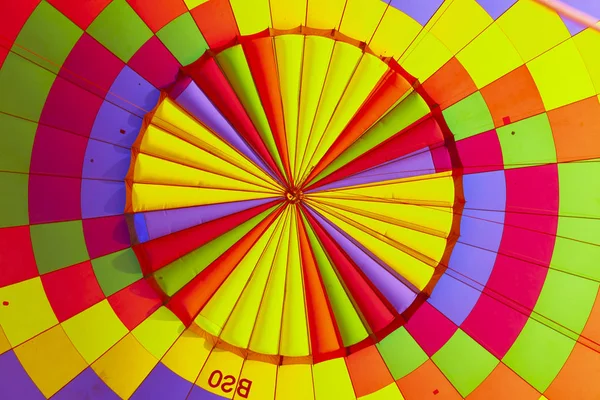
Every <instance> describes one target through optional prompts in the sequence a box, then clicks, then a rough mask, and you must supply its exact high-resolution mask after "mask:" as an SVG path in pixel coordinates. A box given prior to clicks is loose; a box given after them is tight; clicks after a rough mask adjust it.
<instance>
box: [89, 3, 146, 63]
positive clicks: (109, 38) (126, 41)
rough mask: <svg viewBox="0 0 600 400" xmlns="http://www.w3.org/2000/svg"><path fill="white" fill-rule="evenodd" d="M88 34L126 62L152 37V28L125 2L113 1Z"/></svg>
mask: <svg viewBox="0 0 600 400" xmlns="http://www.w3.org/2000/svg"><path fill="white" fill-rule="evenodd" d="M87 32H88V33H89V34H90V35H92V36H93V37H94V39H96V40H97V41H99V42H100V43H102V44H103V45H104V46H105V47H106V48H107V49H109V50H110V51H111V52H113V53H114V54H115V55H116V56H117V57H119V58H120V59H121V60H123V61H125V62H127V61H129V59H130V58H131V57H132V56H133V55H134V54H135V53H136V52H137V51H138V49H139V48H140V47H142V45H143V44H144V43H146V42H147V41H148V39H150V38H151V37H152V31H151V30H150V28H148V26H147V25H146V24H145V23H144V21H142V19H141V18H140V17H139V16H138V15H137V14H136V12H135V11H134V10H133V9H132V8H131V7H130V6H129V4H127V2H126V1H125V0H114V1H112V2H111V3H110V4H109V5H108V6H107V7H106V8H105V9H104V10H103V11H102V12H101V13H100V15H98V17H96V19H95V20H94V22H92V24H91V25H90V26H89V28H88V29H87Z"/></svg>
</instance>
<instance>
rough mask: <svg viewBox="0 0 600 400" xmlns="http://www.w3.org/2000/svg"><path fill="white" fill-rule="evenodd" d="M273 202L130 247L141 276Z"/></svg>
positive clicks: (171, 260)
mask: <svg viewBox="0 0 600 400" xmlns="http://www.w3.org/2000/svg"><path fill="white" fill-rule="evenodd" d="M276 203H277V202H276V201H272V202H269V203H267V204H263V205H260V206H258V207H253V208H250V209H248V210H244V211H240V212H238V213H235V214H231V215H228V216H226V217H222V218H219V219H216V220H213V221H209V222H207V223H205V224H201V225H196V226H193V227H191V228H188V229H184V230H182V231H179V232H175V233H172V234H170V235H167V236H162V237H159V238H156V239H153V240H150V241H148V242H146V243H142V244H139V245H136V246H134V247H133V249H134V251H135V253H136V254H137V256H138V259H139V262H140V266H141V267H142V271H143V272H144V275H148V274H150V273H152V272H154V271H158V270H159V269H161V268H162V267H164V266H165V265H167V264H169V263H171V262H173V261H175V260H177V259H178V258H180V257H182V256H184V255H186V254H187V253H189V252H190V251H192V250H195V249H197V248H198V247H200V246H202V245H205V244H206V243H208V242H210V241H211V240H213V239H215V238H217V237H219V236H221V235H222V234H224V233H225V232H227V231H229V230H231V229H233V228H235V227H236V226H239V225H240V224H242V223H244V222H246V221H248V220H249V219H251V218H253V217H255V216H257V215H258V214H260V213H262V212H263V211H266V210H268V209H269V208H270V207H272V206H274V205H275V204H276Z"/></svg>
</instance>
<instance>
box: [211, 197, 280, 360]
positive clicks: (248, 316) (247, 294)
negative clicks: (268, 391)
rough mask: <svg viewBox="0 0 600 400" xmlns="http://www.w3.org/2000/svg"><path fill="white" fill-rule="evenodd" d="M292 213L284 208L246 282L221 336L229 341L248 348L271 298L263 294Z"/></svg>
mask: <svg viewBox="0 0 600 400" xmlns="http://www.w3.org/2000/svg"><path fill="white" fill-rule="evenodd" d="M288 209H289V207H288ZM288 212H289V211H288V210H286V211H284V213H283V215H282V216H281V217H279V221H278V226H277V228H276V230H275V232H274V234H273V236H272V237H271V239H270V240H269V243H268V244H267V245H266V247H265V249H264V250H263V253H262V255H261V256H260V259H259V260H258V263H257V265H256V267H255V268H254V271H253V272H252V274H251V276H250V277H249V278H248V279H247V280H246V281H245V282H246V287H245V288H242V290H243V292H241V294H240V296H239V300H237V304H235V308H234V309H233V311H232V312H231V315H230V316H229V319H228V320H227V322H226V324H225V327H224V328H223V331H222V333H221V339H223V340H225V341H226V342H227V343H231V344H233V345H236V346H238V347H242V348H248V344H249V343H250V339H251V336H252V331H253V329H254V325H255V324H256V317H257V314H258V310H259V308H260V305H261V303H262V302H268V301H270V299H269V298H263V293H264V292H265V288H266V284H267V280H268V279H269V275H270V272H271V267H272V266H273V264H274V259H275V253H276V251H277V248H278V247H279V246H280V243H281V238H282V236H283V230H288V229H289V228H288V227H287V226H285V225H284V222H285V221H286V214H287V213H288Z"/></svg>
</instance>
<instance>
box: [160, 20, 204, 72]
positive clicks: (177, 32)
mask: <svg viewBox="0 0 600 400" xmlns="http://www.w3.org/2000/svg"><path fill="white" fill-rule="evenodd" d="M156 36H158V38H159V39H160V40H161V41H162V42H163V44H164V45H165V46H166V47H167V48H168V49H169V51H170V52H171V53H172V54H173V55H174V56H175V58H177V61H179V62H180V63H181V65H188V64H191V63H192V62H194V61H196V60H197V59H198V58H200V56H201V55H202V54H204V52H205V51H206V50H207V49H208V44H207V43H206V40H204V36H202V33H200V30H199V29H198V26H197V25H196V22H195V21H194V19H193V18H192V16H191V14H190V13H189V12H186V13H185V14H182V15H180V16H179V17H177V18H175V19H174V20H173V21H171V22H169V23H168V24H167V25H165V26H164V27H163V28H162V29H161V30H160V31H158V32H157V33H156Z"/></svg>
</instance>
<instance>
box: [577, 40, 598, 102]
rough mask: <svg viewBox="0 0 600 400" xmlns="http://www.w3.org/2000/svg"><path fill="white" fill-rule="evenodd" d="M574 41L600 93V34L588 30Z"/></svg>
mask: <svg viewBox="0 0 600 400" xmlns="http://www.w3.org/2000/svg"><path fill="white" fill-rule="evenodd" d="M573 41H574V42H575V45H576V46H577V49H578V50H579V54H580V55H581V58H582V59H583V62H584V63H585V66H586V68H587V71H588V73H589V75H590V77H591V79H592V82H593V84H594V88H595V89H596V93H600V51H599V50H600V33H598V32H597V31H595V30H592V29H586V30H585V31H583V32H581V33H580V34H578V35H577V36H575V37H573Z"/></svg>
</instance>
